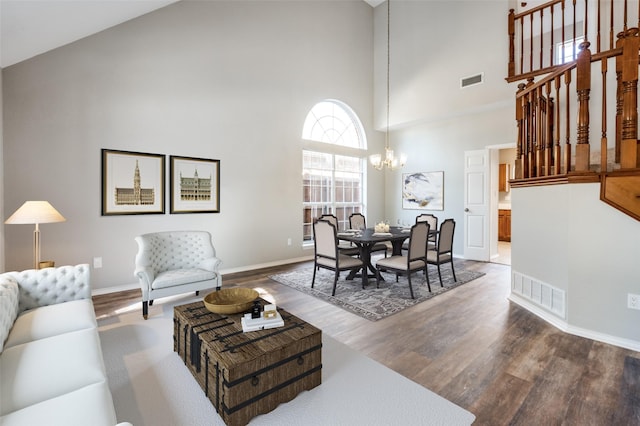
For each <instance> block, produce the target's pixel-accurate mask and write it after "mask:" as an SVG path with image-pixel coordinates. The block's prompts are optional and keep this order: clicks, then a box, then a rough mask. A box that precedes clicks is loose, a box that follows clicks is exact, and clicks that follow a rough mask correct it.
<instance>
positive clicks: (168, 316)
mask: <svg viewBox="0 0 640 426" xmlns="http://www.w3.org/2000/svg"><path fill="white" fill-rule="evenodd" d="M197 300H201V298H199V299H198V298H194V297H192V296H187V297H185V296H182V297H178V296H173V297H171V298H163V299H158V300H156V303H154V306H153V309H151V310H150V312H149V319H148V320H146V321H145V320H143V319H142V314H141V312H140V306H139V305H140V302H138V303H136V304H135V305H133V306H132V307H131V308H132V311H131V312H129V313H122V314H119V315H116V316H111V317H108V318H101V319H99V320H98V326H99V332H100V341H101V344H102V351H103V354H104V361H105V367H106V370H107V377H108V380H109V388H110V389H111V392H112V395H113V401H114V405H115V409H116V414H117V416H118V421H120V422H123V421H128V422H131V423H132V424H134V425H135V426H175V425H180V426H183V425H184V426H187V425H188V426H198V425H203V426H204V425H219V426H222V425H224V422H223V421H222V418H221V417H220V416H219V415H218V414H217V413H216V411H215V409H214V407H213V405H212V404H211V402H210V401H209V400H208V399H207V397H206V396H205V394H204V392H203V391H202V388H200V385H199V384H198V383H197V382H196V380H195V379H194V377H193V376H192V375H191V373H190V372H189V371H188V370H187V367H186V366H185V365H184V360H183V359H181V358H180V357H179V356H178V354H177V353H175V352H174V351H173V306H175V305H180V304H185V303H191V302H194V301H197ZM322 342H323V347H322V364H323V367H322V384H321V385H320V386H318V387H316V388H314V389H312V390H310V391H304V392H302V393H300V394H299V395H298V396H297V397H296V398H294V399H293V400H292V401H290V402H287V403H284V404H281V405H279V406H278V407H277V408H276V409H275V410H273V411H271V412H270V413H267V414H263V415H260V416H257V417H255V418H253V419H252V420H251V421H250V422H249V424H250V425H274V426H275V425H278V426H281V425H292V426H295V425H300V426H302V425H304V426H326V425H336V426H342V425H344V426H359V425H363V426H364V425H367V426H386V425H400V424H402V425H409V426H412V425H416V426H417V425H420V426H429V425H451V426H455V425H470V424H472V423H473V421H474V419H475V416H474V415H473V414H471V413H470V412H468V411H467V410H464V409H462V408H461V407H459V406H457V405H456V404H454V403H452V402H450V401H448V400H446V399H444V398H442V397H440V396H439V395H437V394H435V393H434V392H432V391H430V390H429V389H426V388H424V387H422V386H420V385H418V384H417V383H415V382H413V381H411V380H409V379H407V378H406V377H404V376H402V375H400V374H398V373H396V372H395V371H393V370H391V369H389V368H387V367H385V366H383V365H382V364H380V363H378V362H376V361H374V360H372V359H370V358H367V357H366V356H364V355H362V354H360V353H358V352H356V351H354V350H353V349H350V348H349V347H348V346H346V345H344V344H342V343H340V342H338V341H337V340H335V339H332V338H331V337H329V336H327V335H326V334H323V336H322Z"/></svg>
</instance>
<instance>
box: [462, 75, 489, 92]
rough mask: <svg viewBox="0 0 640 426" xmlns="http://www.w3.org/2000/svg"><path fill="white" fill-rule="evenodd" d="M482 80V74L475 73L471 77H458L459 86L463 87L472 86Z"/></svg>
mask: <svg viewBox="0 0 640 426" xmlns="http://www.w3.org/2000/svg"><path fill="white" fill-rule="evenodd" d="M483 81H484V74H483V73H480V74H476V75H472V76H471V77H465V78H462V79H460V88H461V89H464V88H465V87H469V86H474V85H476V84H480V83H482V82H483Z"/></svg>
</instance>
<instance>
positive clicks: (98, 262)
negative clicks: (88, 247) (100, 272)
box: [93, 257, 102, 269]
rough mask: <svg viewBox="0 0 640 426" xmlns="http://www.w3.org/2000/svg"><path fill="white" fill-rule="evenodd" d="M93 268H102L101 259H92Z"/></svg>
mask: <svg viewBox="0 0 640 426" xmlns="http://www.w3.org/2000/svg"><path fill="white" fill-rule="evenodd" d="M93 268H94V269H98V268H102V258H101V257H94V258H93Z"/></svg>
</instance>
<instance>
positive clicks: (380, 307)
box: [269, 260, 484, 321]
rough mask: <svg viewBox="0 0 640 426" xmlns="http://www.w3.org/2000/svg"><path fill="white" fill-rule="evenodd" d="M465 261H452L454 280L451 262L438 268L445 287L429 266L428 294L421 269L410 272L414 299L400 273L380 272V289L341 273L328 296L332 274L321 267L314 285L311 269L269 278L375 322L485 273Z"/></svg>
mask: <svg viewBox="0 0 640 426" xmlns="http://www.w3.org/2000/svg"><path fill="white" fill-rule="evenodd" d="M466 262H468V261H458V262H456V261H455V260H454V267H455V271H456V278H457V279H458V281H456V282H454V281H453V275H452V274H451V267H450V265H448V264H447V265H443V266H441V267H440V269H441V272H442V283H443V284H444V287H440V280H439V279H438V270H437V268H436V267H435V266H429V280H430V283H431V291H432V292H431V293H429V290H428V288H427V281H426V280H425V279H424V275H422V273H420V272H418V273H415V274H413V275H412V276H411V284H412V285H413V293H414V295H415V299H412V298H411V294H410V292H409V283H408V281H407V277H406V276H402V275H401V276H400V277H399V280H398V282H397V283H396V279H395V274H390V273H386V272H383V273H382V277H383V278H384V279H385V281H384V282H383V281H380V288H376V281H375V279H374V278H371V279H370V280H369V285H368V286H367V287H366V288H365V289H362V285H361V284H362V281H361V279H360V278H356V279H354V280H351V281H348V280H346V276H347V274H348V272H342V273H341V274H340V278H339V279H338V285H337V287H336V295H335V296H331V291H332V289H333V276H334V273H333V271H329V270H327V269H320V271H319V272H317V273H316V282H315V286H314V288H311V279H312V278H313V269H312V268H308V269H298V270H295V271H290V272H286V273H282V274H277V275H272V276H270V277H269V278H271V279H272V280H274V281H277V282H279V283H281V284H284V285H286V286H289V287H291V288H295V289H296V290H299V291H301V292H303V293H306V294H309V295H311V296H314V297H317V298H318V299H322V300H324V301H326V302H329V303H332V304H334V305H336V306H339V307H341V308H343V309H345V310H347V311H349V312H352V313H354V314H356V315H359V316H361V317H363V318H366V319H368V320H370V321H378V320H380V319H382V318H386V317H388V316H389V315H393V314H395V313H398V312H400V311H402V310H404V309H406V308H409V307H411V306H414V305H416V304H418V303H420V302H424V301H425V300H428V299H431V298H433V297H435V296H437V295H439V294H442V293H445V292H447V291H449V290H451V289H454V288H456V287H458V286H461V285H462V284H466V283H468V282H469V281H472V280H475V279H476V278H479V277H481V276H483V275H484V273H482V272H476V271H470V270H465V269H464V268H463V264H464V263H466Z"/></svg>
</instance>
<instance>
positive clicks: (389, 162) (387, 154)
mask: <svg viewBox="0 0 640 426" xmlns="http://www.w3.org/2000/svg"><path fill="white" fill-rule="evenodd" d="M390 23H391V0H387V131H386V133H385V136H384V155H382V154H373V155H371V156H370V157H369V160H370V161H371V165H372V166H373V168H374V169H376V170H382V169H384V168H387V169H391V170H393V169H395V168H397V167H403V166H404V163H406V162H407V157H406V156H405V155H404V154H400V157H399V158H397V157H396V156H395V154H394V152H393V150H392V149H391V147H390V145H389V98H390V90H389V86H390V84H389V81H390V78H389V75H390V72H389V71H390V68H391V67H390V64H391V60H390V53H391V52H390V51H391V49H390V45H391V42H390V40H391V31H390Z"/></svg>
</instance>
